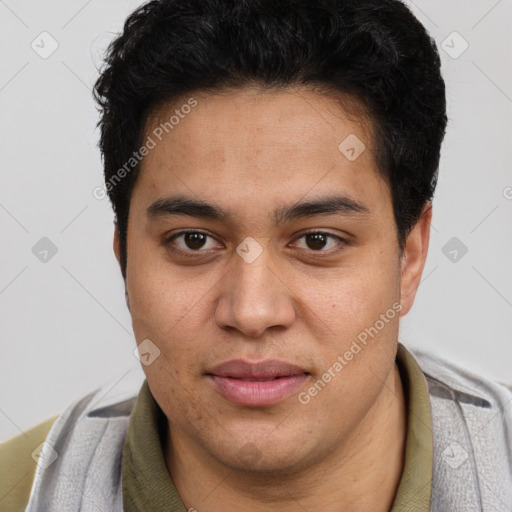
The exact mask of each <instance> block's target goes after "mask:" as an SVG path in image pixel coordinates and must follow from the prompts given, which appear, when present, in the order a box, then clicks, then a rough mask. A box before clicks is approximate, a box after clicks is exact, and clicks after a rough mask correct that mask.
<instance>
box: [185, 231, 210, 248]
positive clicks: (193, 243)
mask: <svg viewBox="0 0 512 512" xmlns="http://www.w3.org/2000/svg"><path fill="white" fill-rule="evenodd" d="M183 241H184V242H185V244H186V246H187V247H188V248H189V249H196V250H197V249H201V247H203V245H204V243H205V241H206V235H204V234H203V233H185V234H184V235H183Z"/></svg>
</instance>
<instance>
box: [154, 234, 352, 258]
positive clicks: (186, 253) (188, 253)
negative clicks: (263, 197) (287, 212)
mask: <svg viewBox="0 0 512 512" xmlns="http://www.w3.org/2000/svg"><path fill="white" fill-rule="evenodd" d="M193 233H194V234H195V233H200V234H202V235H205V236H209V237H210V238H213V239H215V238H214V237H213V236H212V235H211V234H210V233H208V232H206V231H201V230H197V229H195V230H189V231H180V232H178V233H174V234H173V235H171V236H170V237H168V238H166V239H165V240H164V245H165V246H166V247H167V249H168V250H170V251H171V252H173V253H176V254H180V255H184V256H188V257H195V256H196V255H197V254H200V253H202V252H204V253H207V252H208V251H203V250H200V249H198V250H192V249H191V250H188V251H184V250H182V249H177V248H176V247H173V246H172V245H171V242H172V241H174V240H175V239H176V238H179V237H180V236H183V235H188V234H193ZM315 234H321V235H324V236H327V237H329V238H334V239H336V240H338V243H339V245H340V246H339V247H337V248H335V249H330V250H327V251H323V250H318V251H315V250H313V249H302V250H306V251H311V252H312V253H313V254H315V255H316V254H322V253H323V254H326V255H329V256H332V255H333V254H336V253H337V252H339V251H341V250H342V249H343V248H344V247H345V245H347V244H348V241H347V240H345V239H344V238H342V237H340V236H337V235H333V234H332V233H328V232H326V231H321V230H312V231H307V232H306V233H302V234H301V235H299V236H298V237H297V238H296V239H295V241H297V240H300V239H301V238H303V237H306V236H307V235H315Z"/></svg>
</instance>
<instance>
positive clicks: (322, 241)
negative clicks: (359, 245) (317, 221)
mask: <svg viewBox="0 0 512 512" xmlns="http://www.w3.org/2000/svg"><path fill="white" fill-rule="evenodd" d="M301 239H302V240H304V242H305V244H303V247H300V248H301V249H308V250H311V251H314V252H326V253H331V252H336V247H337V246H338V249H341V248H343V246H344V245H345V244H346V243H347V242H346V241H345V240H344V239H343V238H341V237H339V236H336V235H332V234H331V233H325V232H323V231H313V232H309V233H304V234H302V235H301V236H300V237H299V238H298V240H301ZM304 245H305V247H304ZM331 249H334V250H333V251H331Z"/></svg>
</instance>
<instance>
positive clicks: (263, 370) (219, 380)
mask: <svg viewBox="0 0 512 512" xmlns="http://www.w3.org/2000/svg"><path fill="white" fill-rule="evenodd" d="M308 376H309V373H308V372H307V371H306V370H305V369H303V368H300V367H299V366H295V365H292V364H289V363H286V362H284V361H277V360H270V359H269V360H266V361H261V362H258V363H250V362H247V361H244V360H242V359H236V360H232V361H227V362H226V363H222V364H220V365H218V366H216V367H215V368H213V369H212V370H211V371H209V372H208V373H207V377H208V378H209V380H210V381H211V382H212V384H213V386H214V387H215V389H216V390H217V391H218V392H219V393H220V394H221V395H222V396H223V397H224V398H226V399H227V400H229V401H231V402H233V403H236V404H238V405H245V406H249V407H251V406H252V407H261V406H269V405H275V404H277V403H279V402H281V401H282V400H284V399H285V398H287V397H289V396H290V395H292V394H293V393H294V392H295V391H297V390H298V389H299V388H300V387H302V385H303V384H304V382H305V381H306V380H307V378H308Z"/></svg>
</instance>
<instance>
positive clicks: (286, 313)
mask: <svg viewBox="0 0 512 512" xmlns="http://www.w3.org/2000/svg"><path fill="white" fill-rule="evenodd" d="M270 260H271V255H270V254H269V253H268V251H263V253H262V254H261V255H260V257H259V258H257V259H256V260H255V261H252V262H251V263H248V262H247V261H245V260H244V259H243V258H241V257H239V256H238V255H234V257H233V261H232V263H231V265H232V267H231V270H230V272H228V273H227V275H226V277H225V278H224V279H223V282H222V284H221V286H220V297H219V300H218V301H217V304H216V309H215V320H216V322H217V325H218V326H219V327H221V328H223V329H236V330H238V331H239V332H241V333H243V334H244V335H245V336H247V337H251V338H259V337H261V336H262V335H263V334H264V333H265V331H267V330H268V329H270V328H274V329H276V328H281V329H284V328H289V327H290V326H291V325H292V324H293V322H294V320H295V318H296V308H294V298H293V295H294V293H293V291H292V290H291V288H290V287H289V286H287V283H286V278H285V276H283V275H280V274H279V271H278V270H276V267H275V265H271V261H270Z"/></svg>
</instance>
